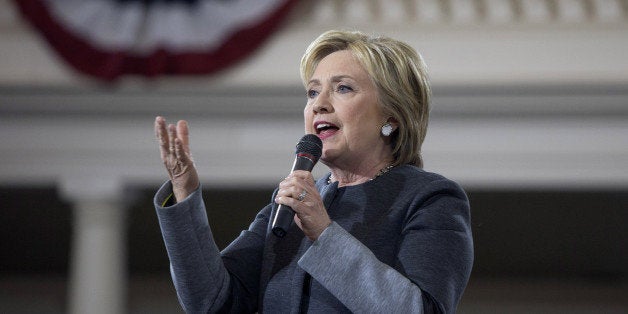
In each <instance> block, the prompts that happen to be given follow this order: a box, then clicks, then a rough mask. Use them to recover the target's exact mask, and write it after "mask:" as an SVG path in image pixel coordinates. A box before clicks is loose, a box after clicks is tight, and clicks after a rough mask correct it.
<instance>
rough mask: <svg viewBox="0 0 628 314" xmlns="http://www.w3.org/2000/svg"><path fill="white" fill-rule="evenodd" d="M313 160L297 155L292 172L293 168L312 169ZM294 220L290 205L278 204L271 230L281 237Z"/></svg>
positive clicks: (293, 169)
mask: <svg viewBox="0 0 628 314" xmlns="http://www.w3.org/2000/svg"><path fill="white" fill-rule="evenodd" d="M314 165H315V162H314V161H312V160H311V159H310V158H308V157H306V156H304V155H300V154H299V155H297V157H296V158H295V159H294V164H293V165H292V171H291V172H290V173H292V172H294V171H295V170H305V171H312V168H314ZM293 220H294V210H292V208H290V206H286V205H283V204H279V206H278V207H277V213H276V214H275V219H274V220H273V225H272V228H271V229H272V231H273V233H274V234H275V235H276V236H277V237H279V238H283V237H284V236H285V235H286V233H288V229H290V226H291V225H292V221H293Z"/></svg>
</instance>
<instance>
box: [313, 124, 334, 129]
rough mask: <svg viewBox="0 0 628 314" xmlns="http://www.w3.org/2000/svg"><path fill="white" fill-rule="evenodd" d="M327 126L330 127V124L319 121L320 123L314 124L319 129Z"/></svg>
mask: <svg viewBox="0 0 628 314" xmlns="http://www.w3.org/2000/svg"><path fill="white" fill-rule="evenodd" d="M328 127H331V124H327V123H321V124H319V125H317V126H316V129H317V130H320V129H324V128H328Z"/></svg>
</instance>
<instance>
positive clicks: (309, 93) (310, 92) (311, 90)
mask: <svg viewBox="0 0 628 314" xmlns="http://www.w3.org/2000/svg"><path fill="white" fill-rule="evenodd" d="M316 95H318V92H317V91H315V90H313V89H310V90H308V91H307V97H308V98H314V97H316Z"/></svg>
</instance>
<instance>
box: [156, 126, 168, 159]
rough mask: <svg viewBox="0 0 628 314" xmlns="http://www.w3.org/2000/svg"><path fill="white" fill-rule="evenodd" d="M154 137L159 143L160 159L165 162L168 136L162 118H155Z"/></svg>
mask: <svg viewBox="0 0 628 314" xmlns="http://www.w3.org/2000/svg"><path fill="white" fill-rule="evenodd" d="M155 136H156V137H157V140H158V141H159V151H160V152H161V159H162V160H166V157H167V156H168V135H167V132H166V120H165V119H164V118H163V117H157V118H155Z"/></svg>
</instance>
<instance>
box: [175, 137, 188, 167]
mask: <svg viewBox="0 0 628 314" xmlns="http://www.w3.org/2000/svg"><path fill="white" fill-rule="evenodd" d="M174 143H175V145H174V146H175V156H176V157H177V160H178V161H180V162H182V163H183V164H184V165H187V164H188V163H189V162H190V160H189V159H188V156H187V153H186V152H185V150H184V148H183V141H182V140H181V139H180V138H176V139H174Z"/></svg>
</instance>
